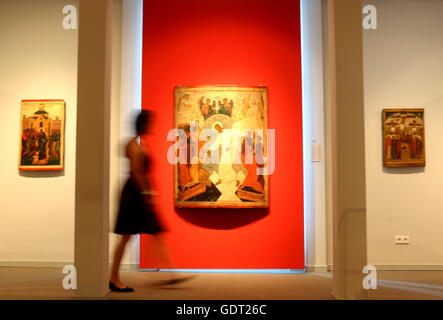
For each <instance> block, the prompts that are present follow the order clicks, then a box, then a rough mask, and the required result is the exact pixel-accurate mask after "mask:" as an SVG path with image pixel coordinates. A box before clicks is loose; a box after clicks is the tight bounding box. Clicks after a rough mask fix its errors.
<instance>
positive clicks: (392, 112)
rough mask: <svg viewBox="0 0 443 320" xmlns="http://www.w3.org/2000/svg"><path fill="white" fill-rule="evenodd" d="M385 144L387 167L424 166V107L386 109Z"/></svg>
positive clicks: (384, 114)
mask: <svg viewBox="0 0 443 320" xmlns="http://www.w3.org/2000/svg"><path fill="white" fill-rule="evenodd" d="M383 145H384V148H383V162H384V165H385V166H386V167H424V166H425V121H424V109H384V110H383Z"/></svg>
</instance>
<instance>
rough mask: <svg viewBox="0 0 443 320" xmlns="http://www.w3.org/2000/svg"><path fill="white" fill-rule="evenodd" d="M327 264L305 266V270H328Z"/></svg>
mask: <svg viewBox="0 0 443 320" xmlns="http://www.w3.org/2000/svg"><path fill="white" fill-rule="evenodd" d="M328 271H329V270H328V266H327V265H315V266H306V272H328Z"/></svg>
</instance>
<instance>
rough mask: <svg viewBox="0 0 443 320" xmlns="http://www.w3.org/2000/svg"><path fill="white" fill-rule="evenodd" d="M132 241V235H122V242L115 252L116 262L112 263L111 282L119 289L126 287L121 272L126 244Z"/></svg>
mask: <svg viewBox="0 0 443 320" xmlns="http://www.w3.org/2000/svg"><path fill="white" fill-rule="evenodd" d="M130 239H131V235H130V234H124V235H122V237H121V239H120V242H119V243H118V244H117V246H116V247H115V251H114V261H113V263H112V270H111V277H110V279H109V280H110V281H111V282H112V283H114V284H115V285H116V286H117V287H119V288H124V287H125V285H124V284H123V283H122V282H121V281H120V276H119V270H120V263H121V261H122V258H123V254H124V253H125V248H126V244H127V243H128V242H129V240H130Z"/></svg>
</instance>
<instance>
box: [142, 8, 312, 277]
mask: <svg viewBox="0 0 443 320" xmlns="http://www.w3.org/2000/svg"><path fill="white" fill-rule="evenodd" d="M143 13H144V18H143V85H142V106H143V108H147V109H151V110H155V111H157V114H158V115H157V122H156V124H155V125H154V132H155V133H154V134H153V135H152V136H151V137H150V138H149V145H150V146H151V150H153V151H155V155H154V159H155V166H154V174H153V178H154V183H155V185H156V187H157V190H158V191H159V193H160V195H159V203H160V204H159V213H160V215H161V216H162V218H163V220H164V221H165V222H166V224H167V226H168V228H169V230H170V232H168V233H167V234H166V238H167V242H168V244H169V245H170V247H171V250H172V255H173V257H174V260H175V262H176V268H186V269H187V268H189V269H202V268H203V269H304V235H303V232H304V231H303V229H304V226H303V147H302V105H301V48H300V42H301V40H300V8H299V2H298V1H296V0H287V1H285V0H266V1H260V0H233V1H230V0H225V1H221V0H210V1H209V0H186V1H183V0H168V1H164V0H145V1H144V10H143ZM205 84H214V85H216V84H233V85H265V86H267V87H268V95H269V128H274V129H275V130H276V155H275V156H276V168H275V172H274V174H273V175H272V176H271V178H270V207H269V209H175V208H174V204H173V166H172V165H170V164H169V163H168V162H167V159H166V153H167V149H168V147H169V146H170V145H171V142H167V141H166V136H167V132H168V131H169V130H170V129H172V128H173V119H174V113H173V112H174V98H173V89H174V87H175V86H177V85H205ZM149 240H150V237H149V236H146V235H144V236H142V237H141V248H140V267H141V268H156V267H164V266H161V265H160V266H159V265H158V264H157V263H156V262H155V260H154V259H153V258H152V256H151V254H150V252H149V250H148V246H149Z"/></svg>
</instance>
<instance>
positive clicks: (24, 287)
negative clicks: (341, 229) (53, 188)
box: [0, 267, 443, 300]
mask: <svg viewBox="0 0 443 320" xmlns="http://www.w3.org/2000/svg"><path fill="white" fill-rule="evenodd" d="M64 276H65V275H64V274H63V273H62V270H61V268H37V267H0V299H3V300H4V299H8V300H9V299H14V300H15V299H19V300H20V299H72V298H73V297H74V293H73V290H65V289H63V287H62V280H63V277H64ZM168 276H169V274H168V273H165V272H137V271H123V272H122V279H123V280H124V281H125V282H126V283H127V284H128V285H130V286H132V287H134V289H135V292H133V293H116V292H110V293H109V294H108V295H107V297H106V298H107V299H148V300H194V299H203V300H206V299H208V300H220V299H231V300H240V299H247V300H267V299H269V300H273V299H278V300H298V299H301V300H306V299H309V300H311V299H315V300H317V299H321V300H324V299H333V297H332V295H331V288H332V276H331V273H304V274H229V273H199V274H188V273H186V274H183V275H182V276H192V278H191V279H190V280H188V281H186V282H183V283H180V284H177V285H173V286H161V285H159V282H160V281H161V280H164V279H167V278H168ZM368 299H443V271H408V272H406V271H384V272H383V271H380V272H379V273H378V287H377V289H376V290H370V291H368Z"/></svg>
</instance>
